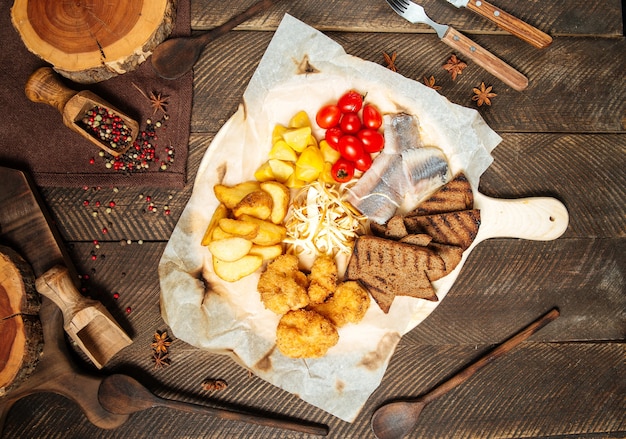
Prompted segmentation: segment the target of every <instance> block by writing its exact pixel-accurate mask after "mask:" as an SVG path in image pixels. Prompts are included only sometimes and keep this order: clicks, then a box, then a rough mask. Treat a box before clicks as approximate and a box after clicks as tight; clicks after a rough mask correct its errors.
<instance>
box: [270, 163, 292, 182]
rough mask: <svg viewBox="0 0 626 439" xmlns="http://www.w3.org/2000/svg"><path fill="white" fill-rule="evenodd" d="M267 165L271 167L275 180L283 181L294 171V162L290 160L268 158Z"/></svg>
mask: <svg viewBox="0 0 626 439" xmlns="http://www.w3.org/2000/svg"><path fill="white" fill-rule="evenodd" d="M268 163H269V166H270V168H271V169H272V174H274V178H275V179H276V181H279V182H281V183H284V182H286V181H287V179H289V177H290V176H291V174H293V171H294V164H293V163H291V162H285V161H282V160H276V159H270V160H268Z"/></svg>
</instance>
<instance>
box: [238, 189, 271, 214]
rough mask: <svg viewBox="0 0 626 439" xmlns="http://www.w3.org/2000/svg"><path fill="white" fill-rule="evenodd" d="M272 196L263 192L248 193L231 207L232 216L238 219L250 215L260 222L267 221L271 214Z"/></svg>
mask: <svg viewBox="0 0 626 439" xmlns="http://www.w3.org/2000/svg"><path fill="white" fill-rule="evenodd" d="M272 203H273V202H272V196H271V195H270V194H269V193H267V192H265V191H264V190H260V189H259V190H257V191H254V192H250V193H249V194H247V195H246V196H245V197H243V198H242V199H241V201H240V202H239V203H237V205H236V206H235V207H233V215H234V216H235V218H240V217H241V216H242V215H250V216H253V217H255V218H259V219H262V220H265V219H268V218H269V217H270V215H271V213H272Z"/></svg>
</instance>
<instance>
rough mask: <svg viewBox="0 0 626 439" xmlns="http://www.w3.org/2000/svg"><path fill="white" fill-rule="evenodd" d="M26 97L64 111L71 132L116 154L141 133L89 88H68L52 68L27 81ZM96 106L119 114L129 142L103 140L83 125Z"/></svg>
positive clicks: (123, 115) (41, 69) (117, 114)
mask: <svg viewBox="0 0 626 439" xmlns="http://www.w3.org/2000/svg"><path fill="white" fill-rule="evenodd" d="M24 91H25V93H26V97H27V98H28V99H30V100H31V101H33V102H39V103H44V104H48V105H50V106H52V107H54V108H56V109H57V110H59V112H60V113H61V115H62V116H63V123H64V124H65V126H67V127H69V128H70V129H71V130H72V131H74V132H76V133H78V134H80V135H81V136H83V137H84V138H85V139H87V140H89V141H90V142H91V143H93V144H95V145H97V146H98V147H99V148H102V149H103V150H105V151H106V152H108V153H109V154H111V155H113V156H114V157H118V156H120V155H122V154H124V153H125V152H126V151H127V150H128V148H129V147H130V146H131V145H132V144H133V142H134V141H135V139H136V138H137V134H138V133H139V124H138V123H137V122H136V121H135V120H133V119H132V118H130V117H129V116H127V115H125V114H124V113H122V112H121V111H119V110H118V109H117V108H115V107H113V106H112V105H111V104H109V103H108V102H106V101H105V100H104V99H102V98H100V97H99V96H97V95H96V94H95V93H92V92H90V91H88V90H84V91H76V90H72V89H70V88H68V87H66V86H65V85H64V84H63V83H62V82H61V80H60V78H59V77H58V75H57V74H56V73H55V72H54V70H52V69H51V68H50V67H42V68H40V69H38V70H36V71H35V72H34V73H33V74H32V75H30V77H29V78H28V81H27V82H26V86H25V90H24ZM95 107H103V108H105V109H107V110H109V111H110V112H111V113H113V114H115V115H116V116H119V117H120V118H121V119H122V121H123V123H124V124H125V126H126V128H127V130H128V137H130V139H128V140H127V141H126V142H124V143H122V144H119V145H117V146H113V145H112V144H111V143H110V142H107V141H106V140H101V139H100V138H98V137H97V136H96V134H95V133H90V132H89V131H88V129H87V126H86V125H81V123H82V120H83V117H85V116H86V114H87V112H88V111H89V110H91V109H93V108H95Z"/></svg>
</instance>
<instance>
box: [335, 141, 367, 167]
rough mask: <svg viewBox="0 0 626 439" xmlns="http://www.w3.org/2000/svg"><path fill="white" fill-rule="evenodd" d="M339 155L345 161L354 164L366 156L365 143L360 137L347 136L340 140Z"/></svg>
mask: <svg viewBox="0 0 626 439" xmlns="http://www.w3.org/2000/svg"><path fill="white" fill-rule="evenodd" d="M339 153H340V154H341V156H342V157H343V158H344V159H348V160H350V161H353V162H354V161H356V160H358V159H359V157H361V156H362V155H363V154H365V150H364V149H363V142H361V141H360V140H359V138H358V137H355V136H351V135H350V134H346V135H345V136H342V137H341V139H339Z"/></svg>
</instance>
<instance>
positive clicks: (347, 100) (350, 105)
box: [337, 90, 363, 113]
mask: <svg viewBox="0 0 626 439" xmlns="http://www.w3.org/2000/svg"><path fill="white" fill-rule="evenodd" d="M337 106H338V107H339V109H340V110H341V111H342V112H343V113H358V112H359V110H361V107H362V106H363V96H361V95H360V94H359V92H357V91H354V90H350V91H349V92H347V93H344V94H343V96H341V97H340V98H339V100H338V101H337Z"/></svg>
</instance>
